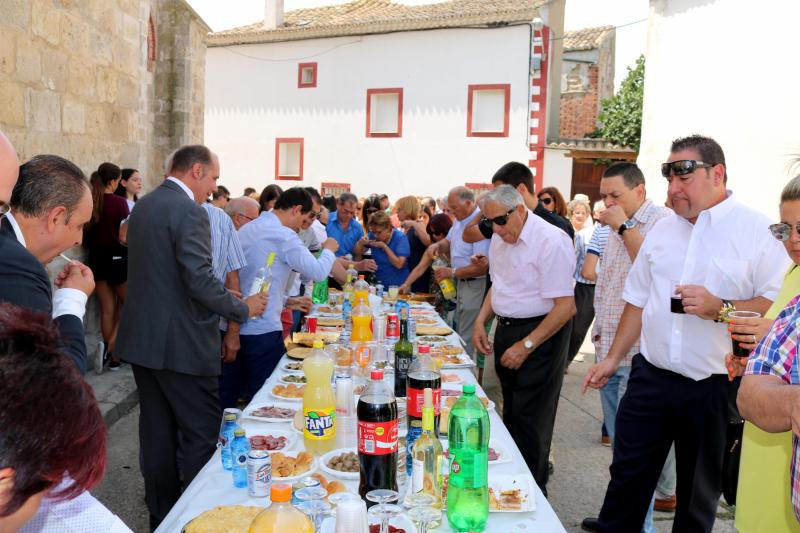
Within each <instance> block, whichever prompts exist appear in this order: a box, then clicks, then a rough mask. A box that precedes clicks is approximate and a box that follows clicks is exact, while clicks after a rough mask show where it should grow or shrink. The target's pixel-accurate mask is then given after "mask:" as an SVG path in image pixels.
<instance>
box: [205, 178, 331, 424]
mask: <svg viewBox="0 0 800 533" xmlns="http://www.w3.org/2000/svg"><path fill="white" fill-rule="evenodd" d="M312 206H313V204H312V200H311V196H310V195H309V194H308V192H307V191H305V190H303V189H302V188H301V187H292V188H291V189H288V190H286V191H284V192H283V193H282V194H281V195H280V196H279V197H278V200H277V201H276V202H275V207H274V208H273V209H272V210H271V211H264V212H262V213H261V214H260V215H259V216H258V218H257V219H255V220H254V221H252V222H250V223H249V224H247V225H246V226H244V227H243V228H242V229H241V231H239V240H240V242H241V243H242V248H243V249H244V254H245V259H246V260H247V265H246V266H245V267H244V268H242V270H241V271H240V279H241V286H242V289H243V290H249V288H250V286H251V285H252V284H253V280H254V279H255V277H256V273H257V272H258V269H259V268H261V266H262V265H264V264H265V262H266V259H267V256H268V255H269V253H270V252H275V262H274V263H273V265H272V271H271V272H272V282H271V284H270V288H269V297H270V299H271V302H270V303H268V305H267V308H266V310H265V311H264V313H263V314H262V315H261V316H258V317H255V318H252V317H251V319H250V320H248V321H247V322H246V323H244V324H242V327H241V330H240V341H241V348H240V350H239V353H238V355H237V356H236V360H235V361H234V362H232V363H225V364H223V365H222V377H221V378H220V387H219V392H220V401H221V403H222V407H223V408H225V407H234V406H235V405H236V401H237V400H238V399H239V396H241V395H242V392H243V391H244V397H245V399H246V400H248V401H249V399H250V398H252V397H253V395H254V394H255V393H256V392H258V390H259V389H260V388H261V386H262V385H263V384H264V382H265V381H266V380H267V378H268V377H269V376H270V374H272V371H273V370H275V366H276V365H277V364H278V361H279V360H280V358H281V357H282V356H283V354H284V352H285V349H284V345H283V326H282V324H281V311H282V310H283V308H284V307H289V308H290V309H300V310H303V311H309V310H310V308H311V300H310V299H309V298H308V297H295V298H288V299H287V297H286V285H287V281H288V279H289V274H290V273H291V272H292V271H293V270H294V271H297V272H299V273H300V274H301V275H303V276H305V277H307V278H309V279H311V280H314V281H319V280H323V279H325V278H326V277H327V276H328V274H329V273H330V271H331V267H332V266H333V263H334V261H335V260H336V256H335V255H334V253H335V251H336V249H337V248H338V244H337V242H336V241H335V240H334V239H331V238H328V239H326V240H325V242H323V243H322V253H321V254H320V256H319V257H318V258H316V257H314V256H313V255H312V254H311V252H309V251H308V248H307V247H306V246H305V245H304V244H303V242H302V241H301V240H300V237H298V235H297V231H298V230H299V229H300V228H301V227H302V225H303V223H304V222H307V220H308V219H309V218H310V217H312V216H315V215H316V214H315V213H313V210H312Z"/></svg>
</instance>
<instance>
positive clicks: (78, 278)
mask: <svg viewBox="0 0 800 533" xmlns="http://www.w3.org/2000/svg"><path fill="white" fill-rule="evenodd" d="M661 173H662V176H663V178H665V179H666V180H667V181H668V183H669V187H668V194H667V201H666V203H665V205H656V203H654V202H653V201H652V200H650V199H648V197H647V190H646V180H645V176H644V174H643V172H642V171H641V169H639V168H638V167H637V166H636V165H635V164H633V163H616V164H612V165H610V166H609V167H608V168H607V169H606V170H605V171H604V173H603V175H602V178H601V180H600V190H599V196H600V198H599V199H596V200H597V201H596V202H595V203H594V204H592V203H591V199H590V198H589V197H587V196H586V195H581V194H578V195H575V196H574V197H573V198H572V200H571V201H569V202H567V201H565V199H564V197H563V196H562V194H561V193H560V192H559V190H558V189H556V188H554V187H546V188H543V189H541V190H539V191H536V190H535V188H534V180H533V176H532V174H531V171H530V169H529V168H528V167H527V166H526V165H524V164H521V163H516V162H510V163H506V164H504V165H502V166H500V168H499V169H498V170H497V171H496V172H495V174H494V175H493V176H492V179H491V181H492V185H493V186H494V188H493V189H492V190H491V191H488V192H486V193H484V194H482V195H480V196H478V197H476V195H475V193H474V191H473V190H471V189H469V188H467V187H463V186H455V187H453V188H452V189H450V191H449V192H448V194H447V195H446V196H444V197H442V198H432V197H418V196H413V195H409V196H404V197H401V198H397V199H396V200H395V201H394V202H392V201H391V200H390V198H388V196H386V195H385V194H372V195H369V196H366V197H363V198H359V197H357V196H356V195H354V194H352V193H349V192H345V193H342V194H340V195H339V196H338V197H336V198H334V197H332V196H328V195H326V196H321V195H320V193H319V191H317V190H316V189H314V188H312V187H292V188H288V189H285V190H284V189H282V188H281V187H279V186H277V185H269V186H267V187H265V188H264V189H263V190H262V191H261V192H260V193H258V192H257V191H256V190H255V189H252V188H248V189H246V190H245V191H244V194H243V195H242V196H240V197H234V198H232V197H231V193H230V191H229V190H228V189H226V188H225V187H223V186H221V185H218V184H217V181H218V179H219V176H220V161H219V158H218V157H217V155H216V154H214V153H213V152H212V151H211V150H209V149H208V148H207V147H205V146H201V145H190V146H184V147H181V148H179V149H177V150H176V151H175V152H174V153H173V154H171V156H170V157H169V159H168V161H167V162H166V164H165V170H164V179H163V181H162V182H161V184H160V185H158V186H157V187H156V188H154V189H153V190H152V191H150V192H148V193H147V194H144V195H142V177H141V175H140V173H139V172H138V171H137V170H135V169H130V168H120V167H119V166H117V165H115V164H113V163H110V162H106V163H102V164H101V165H99V166H98V168H97V170H96V171H94V172H93V173H92V174H91V176H90V177H89V179H87V178H86V176H85V175H84V173H83V172H82V171H81V170H80V169H79V168H78V167H76V166H75V165H74V164H72V163H71V162H69V161H67V160H66V159H63V158H61V157H58V156H53V155H41V156H36V157H33V158H32V159H30V160H29V161H27V162H25V163H24V164H22V165H19V161H17V158H16V153H15V151H14V149H13V146H11V143H10V142H9V141H8V139H7V138H5V137H4V136H3V135H2V134H0V202H2V204H3V215H2V219H0V373H2V379H0V389H2V391H3V392H4V397H7V398H11V401H10V402H7V403H6V404H4V406H3V407H2V408H1V409H0V419H2V421H3V424H1V425H0V427H1V428H2V429H1V430H0V434H2V439H1V440H2V445H0V461H2V463H0V529H2V530H4V531H6V530H8V531H16V530H19V529H20V528H23V530H25V531H39V530H45V529H47V528H48V527H49V528H51V529H52V530H53V531H57V530H63V528H62V529H59V527H60V525H63V524H64V523H66V522H65V521H67V520H69V518H68V516H71V515H70V513H68V512H67V513H65V512H64V511H63V509H64V506H73V507H74V506H76V505H77V506H80V508H81V509H83V510H86V509H89V510H91V512H93V513H95V514H94V515H93V516H94V517H95V518H94V519H95V520H96V522H95V523H96V524H100V523H102V524H105V526H103V527H104V528H105V529H104V530H109V531H125V530H126V528H125V526H124V524H122V523H121V522H120V521H119V519H118V518H116V517H114V516H113V515H111V514H110V513H109V512H108V511H107V510H105V509H104V508H103V507H102V505H100V504H99V503H98V502H96V501H95V500H94V499H93V498H92V497H91V496H90V495H89V494H88V493H87V492H86V490H88V489H90V488H91V487H92V486H94V485H95V484H96V483H97V482H98V481H99V479H100V478H101V477H102V475H103V470H104V465H105V430H104V428H103V426H102V419H101V418H100V416H99V411H98V409H97V404H96V402H95V401H94V399H93V398H92V395H91V391H90V389H88V388H87V386H86V384H85V382H84V381H83V380H82V379H81V378H80V375H81V374H82V373H85V372H86V371H87V369H88V367H89V366H90V365H89V363H88V356H87V353H89V350H87V348H86V346H85V342H84V329H83V323H82V321H83V315H84V313H85V307H86V302H87V299H88V297H89V296H90V295H91V294H92V293H95V294H96V295H97V300H98V303H99V310H100V319H101V320H100V324H101V332H102V338H103V344H102V346H101V347H100V349H98V350H96V351H97V354H98V355H97V360H96V361H94V366H95V368H96V369H97V370H99V369H101V368H103V366H104V365H107V366H108V368H109V369H112V370H113V369H115V368H119V366H120V365H122V364H130V365H131V367H132V371H133V375H134V378H135V381H136V385H137V388H138V392H139V400H140V406H141V414H140V422H139V428H140V432H139V437H140V446H141V470H142V475H143V477H144V481H145V499H146V503H147V507H148V510H149V513H150V525H151V527H152V528H153V529H155V528H156V527H157V526H158V524H159V523H160V522H161V521H162V520H163V519H164V518H165V516H166V515H167V513H168V512H169V511H170V509H171V508H172V506H173V505H174V504H175V502H176V501H177V500H178V498H179V497H180V494H181V492H182V490H183V489H184V488H185V487H186V486H187V485H188V484H189V483H191V481H192V479H193V478H194V477H195V476H196V474H197V473H198V472H199V471H200V469H201V468H202V467H203V466H204V465H205V464H206V462H207V461H208V460H209V458H210V457H211V455H212V454H213V452H214V449H215V445H216V441H217V433H218V430H219V421H220V416H221V412H222V409H224V408H227V407H233V406H237V405H239V404H240V403H241V402H247V401H249V400H250V399H251V398H252V397H253V396H254V394H255V393H256V392H257V391H258V390H259V389H260V388H261V387H262V386H263V384H264V382H265V381H266V380H267V378H268V377H269V376H270V375H271V374H272V372H273V371H274V369H275V367H276V365H277V364H278V361H279V360H280V358H281V357H282V355H283V354H284V352H285V347H284V339H285V337H286V336H287V335H289V334H290V333H291V332H292V331H297V330H298V329H299V327H300V323H301V317H302V316H303V314H305V313H308V312H309V311H310V310H311V308H312V303H311V298H310V291H311V290H312V287H313V284H314V282H319V281H323V280H326V279H327V280H328V281H329V283H331V284H333V285H336V284H343V283H344V282H345V279H346V277H347V270H348V269H349V268H351V267H352V268H355V269H356V270H357V271H359V272H360V273H363V274H365V275H366V276H369V277H371V278H372V280H374V282H375V283H379V284H382V285H383V286H384V287H386V288H387V289H388V288H389V287H392V286H394V287H397V290H398V291H399V292H415V293H428V294H430V295H432V297H433V298H435V303H436V308H437V310H438V311H439V312H440V313H441V314H442V316H443V317H444V318H445V320H446V321H447V322H448V323H449V324H450V325H451V326H452V327H453V328H454V329H455V330H456V332H457V333H458V334H459V335H460V336H461V338H462V339H463V340H464V342H465V345H466V351H467V353H468V354H469V355H470V356H471V357H472V358H473V359H474V361H475V363H476V369H477V370H476V372H477V378H478V380H479V381H480V380H482V379H483V372H484V369H485V365H486V364H487V362H490V363H491V364H493V365H494V370H495V372H496V374H497V377H498V379H499V381H500V385H501V389H502V398H503V402H502V417H503V420H504V423H505V424H506V426H507V427H508V429H509V432H510V433H511V436H512V438H513V439H514V441H515V443H516V444H517V446H518V447H519V449H520V451H521V453H522V456H523V458H524V459H525V461H526V463H527V466H528V467H529V469H530V470H531V472H532V474H533V477H534V479H535V480H536V482H537V484H538V485H539V487H540V488H541V490H542V492H543V493H544V494H545V495H547V483H548V478H549V476H550V474H551V471H550V470H551V466H550V465H549V456H550V451H551V441H552V436H553V428H554V423H555V417H556V412H557V407H558V400H559V394H560V392H561V386H562V382H563V378H564V374H565V373H567V372H568V371H569V365H570V363H571V362H572V361H573V360H580V358H581V357H582V354H580V353H579V352H580V347H581V345H582V344H583V342H584V340H585V338H586V336H587V335H589V337H590V340H591V342H592V343H593V345H594V348H595V350H594V351H595V355H594V356H595V361H594V364H593V365H592V366H591V368H590V369H589V371H588V373H587V376H586V378H585V381H584V383H583V389H584V391H585V390H586V389H587V388H595V389H599V390H600V401H601V407H602V411H603V423H602V427H598V437H599V439H598V441H599V442H600V443H603V444H606V445H610V446H611V447H612V449H613V460H612V462H611V465H610V473H611V481H610V482H609V484H608V488H607V492H606V495H605V499H604V501H603V504H602V508H601V509H599V510H598V511H599V515H598V517H597V518H594V517H589V518H587V519H586V520H584V521H583V524H582V527H583V529H584V530H586V531H603V532H615V533H616V532H638V531H645V532H653V531H655V528H654V525H653V509H654V508H656V509H667V510H674V512H675V519H674V526H673V530H674V531H681V532H683V531H711V529H712V527H713V524H714V520H715V517H716V509H717V504H718V501H719V498H720V495H721V494H723V493H724V495H725V498H726V499H727V500H728V501H729V502H731V503H734V502H735V503H736V504H737V512H736V524H737V527H739V528H740V530H741V531H785V530H795V529H798V528H800V526H798V520H800V512H799V510H800V454H798V439H797V436H796V434H795V435H792V434H791V433H790V430H791V429H793V428H794V429H795V431H796V430H797V427H798V425H799V424H798V422H797V421H798V420H800V416H798V415H797V411H796V408H795V406H800V400H798V398H799V397H800V393H798V392H797V391H798V390H800V388H798V387H792V386H791V385H798V384H800V370H799V369H798V362H797V358H796V353H797V343H798V331H797V328H798V318H799V317H798V314H799V313H800V274H798V272H800V269H797V268H796V266H797V264H800V177H798V178H795V179H793V180H791V181H790V183H789V184H788V185H787V186H786V189H785V190H784V192H783V195H782V197H781V199H780V222H779V223H774V224H771V222H772V221H771V220H770V219H769V218H768V217H767V216H765V215H763V214H761V213H758V212H756V211H754V210H752V209H751V208H749V207H747V206H746V205H745V204H744V203H741V202H739V201H738V200H737V199H736V197H735V196H734V195H733V194H732V193H731V191H730V190H729V188H728V183H727V180H728V173H727V166H726V163H725V156H724V153H723V150H722V148H721V147H720V146H719V144H718V143H717V142H715V141H714V140H713V139H710V138H708V137H702V136H698V135H693V136H689V137H684V138H680V139H677V140H675V141H674V142H673V143H672V145H671V147H669V153H668V157H667V160H666V162H665V163H664V164H663V165H662V168H661ZM81 244H82V245H83V246H84V247H85V248H86V250H87V254H86V257H87V258H88V259H87V261H86V264H83V263H82V262H79V261H76V260H70V261H68V262H67V263H65V265H64V267H63V270H62V271H61V272H60V273H59V274H58V275H57V276H56V278H55V280H54V283H55V286H56V290H55V291H51V282H50V279H49V278H48V276H47V274H46V271H45V268H44V267H45V265H47V264H49V263H50V262H51V261H53V260H54V258H56V257H59V256H61V257H63V252H64V251H66V250H68V249H70V248H72V247H74V246H78V245H81ZM782 245H783V247H784V248H785V252H784V251H782ZM787 254H788V256H789V259H791V268H789V270H788V272H787V269H786V267H787V258H786V255H787ZM265 265H269V268H270V275H271V284H269V289H268V291H266V292H261V291H259V290H253V287H254V286H256V285H258V284H259V283H260V282H261V281H260V277H259V276H261V275H262V274H261V273H262V272H263V269H264V266H265ZM448 280H449V282H452V285H453V286H454V287H455V295H453V294H451V293H450V292H449V291H448V290H447V289H446V286H447V283H448ZM735 311H754V312H756V313H758V314H759V315H763V318H750V319H747V318H743V319H740V318H738V317H735V316H736V315H735V313H734V312H735ZM732 313H733V314H732ZM731 317H735V318H731ZM732 341H733V342H734V343H740V345H741V347H742V348H743V349H746V350H753V353H752V356H751V357H750V358H749V360H748V359H745V358H741V357H737V356H736V355H734V354H733V353H731V352H732V349H731V346H732V345H731V342H732ZM743 374H744V377H743V378H742V375H743ZM20 383H25V384H26V386H25V387H22V388H20V387H19V386H18V385H19V384H20ZM740 383H741V388H740ZM787 385H789V386H787ZM20 391H22V394H20ZM737 392H738V395H737ZM65 398H71V399H75V400H69V401H68V400H66V399H65ZM27 402H34V403H30V404H29V403H27ZM35 402H39V403H41V405H39V403H35ZM56 403H58V407H55V405H56ZM56 412H57V413H58V414H57V417H55V416H54V414H55V413H56ZM24 413H35V415H34V416H28V417H25V416H23V415H24ZM743 418H746V419H747V420H748V421H749V422H747V423H746V424H743V423H742V422H743ZM37 432H47V433H48V445H42V444H41V443H40V441H41V438H40V436H39V435H37ZM740 441H743V442H744V445H743V446H731V442H740ZM45 495H48V497H47V498H45V499H44V500H43V497H44V496H45ZM41 501H44V503H42V504H41V505H40V502H41ZM37 509H38V512H37ZM765 509H768V512H765V511H764V510H765ZM34 515H35V518H33V519H32V520H31V518H32V517H34ZM795 516H797V517H798V518H797V519H795ZM26 522H27V523H28V525H25V523H26ZM25 528H28V529H25Z"/></svg>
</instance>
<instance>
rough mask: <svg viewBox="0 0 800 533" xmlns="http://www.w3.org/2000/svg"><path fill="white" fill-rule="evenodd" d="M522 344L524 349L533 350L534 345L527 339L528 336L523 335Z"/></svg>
mask: <svg viewBox="0 0 800 533" xmlns="http://www.w3.org/2000/svg"><path fill="white" fill-rule="evenodd" d="M522 345H523V346H524V347H525V349H526V350H528V351H529V352H530V351H531V350H533V346H534V344H533V341H532V340H530V339H529V338H527V337H525V342H523V343H522Z"/></svg>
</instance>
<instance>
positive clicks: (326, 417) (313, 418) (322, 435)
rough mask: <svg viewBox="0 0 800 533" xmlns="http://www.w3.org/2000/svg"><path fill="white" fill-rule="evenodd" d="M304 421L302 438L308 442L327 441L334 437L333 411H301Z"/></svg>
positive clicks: (334, 414) (334, 419)
mask: <svg viewBox="0 0 800 533" xmlns="http://www.w3.org/2000/svg"><path fill="white" fill-rule="evenodd" d="M303 415H304V416H305V419H306V427H305V431H303V436H304V437H305V438H307V439H309V440H328V439H332V438H334V437H335V436H336V410H335V409H305V408H304V409H303Z"/></svg>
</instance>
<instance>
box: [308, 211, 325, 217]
mask: <svg viewBox="0 0 800 533" xmlns="http://www.w3.org/2000/svg"><path fill="white" fill-rule="evenodd" d="M308 214H309V215H311V218H319V216H320V215H321V214H322V213H320V212H319V211H309V213H308Z"/></svg>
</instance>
